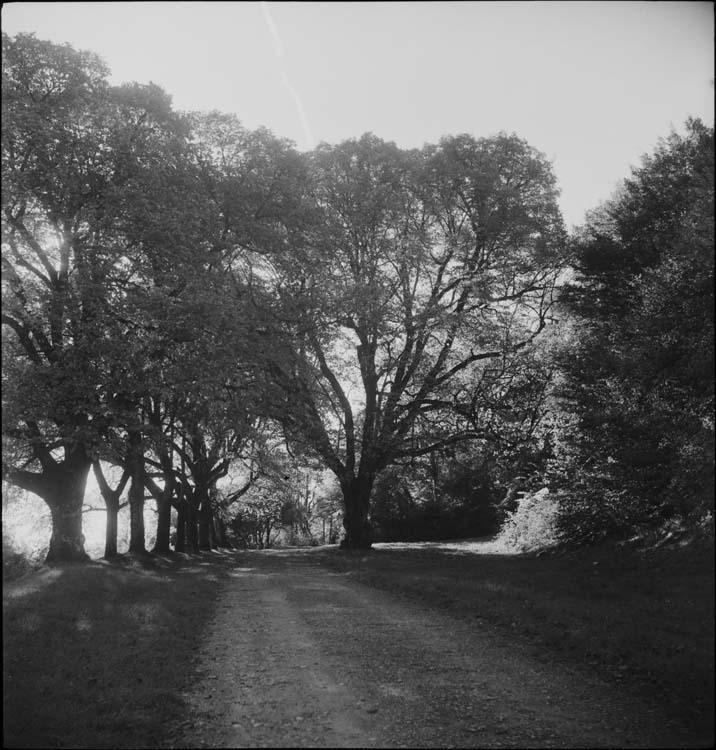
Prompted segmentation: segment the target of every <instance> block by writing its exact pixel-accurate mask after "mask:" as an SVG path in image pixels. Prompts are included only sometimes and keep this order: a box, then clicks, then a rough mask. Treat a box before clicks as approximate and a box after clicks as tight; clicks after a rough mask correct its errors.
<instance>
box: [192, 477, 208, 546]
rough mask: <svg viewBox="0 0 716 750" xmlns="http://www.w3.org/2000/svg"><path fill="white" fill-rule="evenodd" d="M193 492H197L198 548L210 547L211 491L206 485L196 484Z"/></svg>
mask: <svg viewBox="0 0 716 750" xmlns="http://www.w3.org/2000/svg"><path fill="white" fill-rule="evenodd" d="M195 492H197V493H199V494H198V497H197V503H196V506H195V507H196V508H197V520H198V522H199V549H200V550H210V549H211V537H210V533H209V529H210V528H211V521H212V513H211V492H210V490H209V488H208V487H203V486H202V487H201V489H200V488H199V487H198V486H197V487H196V488H195Z"/></svg>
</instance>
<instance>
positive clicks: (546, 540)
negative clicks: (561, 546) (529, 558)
mask: <svg viewBox="0 0 716 750" xmlns="http://www.w3.org/2000/svg"><path fill="white" fill-rule="evenodd" d="M560 511H561V508H560V505H559V503H558V501H557V499H556V498H554V497H553V496H551V495H550V491H549V489H548V488H547V487H543V488H542V489H541V490H538V491H537V492H535V493H527V494H525V495H523V496H522V498H520V500H519V502H518V505H517V510H515V511H512V512H509V513H508V514H507V518H506V519H505V521H504V523H503V524H502V527H501V528H500V532H499V534H498V535H497V538H496V541H497V542H498V543H500V544H502V545H504V547H505V549H509V550H514V551H516V552H533V551H536V550H542V549H546V548H548V547H552V546H554V545H556V544H558V543H559V541H560V536H559V533H558V527H557V524H558V520H559V515H560Z"/></svg>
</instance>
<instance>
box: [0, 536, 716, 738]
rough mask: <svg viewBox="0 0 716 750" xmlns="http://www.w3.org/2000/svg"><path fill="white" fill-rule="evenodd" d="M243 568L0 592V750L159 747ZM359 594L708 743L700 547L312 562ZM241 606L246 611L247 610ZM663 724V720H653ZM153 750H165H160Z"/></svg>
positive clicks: (707, 630)
mask: <svg viewBox="0 0 716 750" xmlns="http://www.w3.org/2000/svg"><path fill="white" fill-rule="evenodd" d="M246 554H261V553H233V554H219V553H206V554H204V555H201V556H196V557H188V556H184V557H179V556H177V557H174V558H173V559H159V560H155V561H154V562H153V563H151V564H146V563H145V564H141V565H140V564H137V563H136V562H134V563H132V564H130V565H127V564H126V561H125V564H114V565H108V564H106V563H99V562H97V563H93V564H90V565H87V566H73V565H69V566H61V567H58V568H54V569H47V568H43V569H41V570H39V571H37V572H33V573H30V574H27V575H25V576H23V577H21V578H19V579H17V580H15V581H12V582H9V583H6V584H5V587H4V596H3V610H4V624H3V635H4V661H5V664H4V668H5V675H4V709H5V711H4V729H5V747H98V748H100V747H123V748H125V747H126V748H134V747H161V746H162V743H166V742H167V737H168V736H170V735H171V733H172V731H171V730H172V729H173V728H177V727H178V726H179V725H180V724H181V723H182V722H186V721H191V717H190V716H188V715H187V712H186V706H185V704H184V702H183V700H182V692H183V691H185V690H186V689H187V688H188V687H189V686H190V685H191V682H192V680H193V679H195V672H194V670H195V667H196V664H195V661H194V654H195V651H196V646H197V645H198V643H199V642H200V640H201V637H202V633H203V632H204V628H205V627H206V625H207V623H208V622H209V620H210V618H211V617H212V614H213V611H214V605H215V602H216V600H217V596H219V592H220V588H221V585H222V580H223V579H224V575H225V573H226V572H227V570H228V568H229V567H230V565H232V564H235V563H236V561H237V559H238V560H239V561H240V560H241V559H242V558H243V559H244V561H245V555H246ZM300 554H310V555H311V559H312V561H315V562H320V563H321V564H322V565H325V566H326V567H327V568H330V569H332V570H334V571H335V570H338V571H341V572H343V573H345V574H346V575H348V576H350V577H352V578H354V579H355V580H357V581H360V582H361V583H365V584H368V585H371V586H375V587H378V588H380V589H386V590H389V591H391V592H392V593H393V594H395V595H396V596H400V597H405V598H406V599H407V600H410V601H415V602H417V603H419V604H421V605H423V606H428V607H436V608H440V609H441V610H449V611H450V612H451V613H453V614H454V615H455V616H457V617H463V618H468V619H470V620H471V621H476V622H477V621H478V618H479V622H480V624H481V626H483V627H490V628H493V629H494V630H495V631H496V632H498V633H500V634H504V635H505V636H506V637H508V638H509V640H506V643H507V644H508V645H507V647H509V643H510V642H514V641H515V640H517V641H519V642H520V643H521V644H522V645H523V646H526V647H528V648H530V649H531V650H533V652H534V653H535V655H537V656H538V657H539V658H544V659H549V660H552V661H554V660H561V661H563V662H565V663H566V664H567V665H568V666H570V667H574V668H577V669H587V670H591V671H595V670H596V671H597V672H599V673H600V674H602V675H603V676H605V677H606V678H607V679H610V680H613V681H618V682H619V683H620V684H621V685H622V686H623V687H624V688H626V689H628V690H634V691H635V692H637V693H639V694H642V695H646V694H648V695H650V696H651V697H653V698H655V699H657V700H658V701H659V702H660V703H661V704H662V706H663V708H664V717H665V720H670V721H677V722H680V723H682V724H683V726H684V727H688V731H689V732H690V733H693V735H694V737H696V736H700V737H703V736H704V734H708V732H709V731H713V729H712V728H713V661H714V580H713V579H714V566H713V543H712V542H705V541H702V542H699V543H697V544H693V545H690V546H688V547H684V548H679V547H672V548H669V549H660V550H653V551H641V552H639V551H636V550H626V549H622V548H618V547H614V546H602V547H599V548H595V549H591V550H581V551H576V552H565V553H557V554H550V555H543V556H540V557H534V556H499V555H489V556H485V555H465V554H455V553H450V552H446V551H437V550H415V549H400V550H386V549H379V550H377V551H375V552H373V553H371V554H369V555H360V556H355V555H350V556H347V555H343V554H341V553H339V552H337V551H336V550H335V549H332V548H329V549H325V550H312V551H311V552H310V553H308V552H306V553H300ZM247 606H250V602H247ZM669 717H670V718H669ZM164 746H166V744H165V745H164Z"/></svg>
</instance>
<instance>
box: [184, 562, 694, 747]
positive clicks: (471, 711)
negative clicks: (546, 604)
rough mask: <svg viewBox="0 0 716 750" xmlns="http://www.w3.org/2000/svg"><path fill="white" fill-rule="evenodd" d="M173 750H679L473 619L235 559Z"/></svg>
mask: <svg viewBox="0 0 716 750" xmlns="http://www.w3.org/2000/svg"><path fill="white" fill-rule="evenodd" d="M231 561H232V563H231V565H230V568H229V570H228V573H227V580H226V584H225V587H224V590H223V592H222V594H221V597H220V600H219V602H218V611H217V616H216V617H215V618H214V621H213V623H212V625H211V629H210V632H208V633H207V634H206V638H205V639H204V644H203V646H202V651H201V655H200V664H201V679H200V680H199V681H198V683H196V686H195V688H194V689H193V691H192V692H191V693H190V694H189V695H185V696H184V698H185V700H186V701H187V703H188V704H189V706H190V707H191V710H190V715H188V716H187V720H186V721H185V722H184V723H183V724H182V725H181V726H179V727H176V728H175V731H174V733H173V734H172V739H171V743H172V744H171V745H170V746H173V747H177V748H178V747H471V748H491V747H570V748H571V747H575V748H579V747H678V746H680V744H681V746H683V744H682V743H683V739H682V740H681V743H680V741H679V737H678V734H676V733H675V731H676V730H673V729H670V728H669V727H668V726H667V725H666V724H665V723H664V721H663V720H662V718H661V717H660V715H659V713H658V710H657V709H656V708H654V707H653V706H650V705H648V704H646V703H642V702H636V700H635V698H634V697H633V696H627V695H623V694H621V693H620V692H619V688H618V687H617V686H615V685H614V684H606V683H604V682H600V681H599V680H598V679H596V678H591V677H586V678H585V675H584V673H577V672H576V671H574V672H573V671H570V670H569V669H568V668H567V667H565V666H564V665H563V664H550V663H549V662H545V661H543V660H539V661H538V660H536V659H535V657H534V656H532V655H530V654H529V653H528V652H527V651H526V650H525V649H524V648H522V647H520V646H519V644H516V643H514V642H512V641H510V640H509V639H508V637H507V635H501V634H499V633H495V632H493V631H489V630H488V629H486V628H484V627H482V626H481V625H480V624H479V623H474V624H473V623H468V622H465V621H463V620H457V619H455V618H454V617H451V616H450V615H448V614H446V613H443V612H436V611H434V610H428V609H424V608H421V607H419V606H418V605H415V604H413V603H411V602H408V601H405V600H396V599H393V598H391V597H389V596H388V595H387V594H385V593H382V592H379V591H377V590H375V589H372V588H369V587H367V586H364V585H361V584H359V583H357V582H356V581H354V580H352V579H351V576H350V574H341V573H334V572H330V571H328V570H327V569H326V568H324V567H321V566H320V565H318V564H317V563H316V562H315V558H314V559H313V560H312V556H311V551H310V550H306V551H301V552H297V551H289V552H280V551H271V552H254V553H237V554H236V555H234V556H232V558H231Z"/></svg>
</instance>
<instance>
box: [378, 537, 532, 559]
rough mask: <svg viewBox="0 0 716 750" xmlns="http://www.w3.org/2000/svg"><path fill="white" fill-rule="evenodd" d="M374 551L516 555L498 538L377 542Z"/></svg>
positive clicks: (515, 552)
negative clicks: (440, 551) (412, 550)
mask: <svg viewBox="0 0 716 750" xmlns="http://www.w3.org/2000/svg"><path fill="white" fill-rule="evenodd" d="M373 546H374V547H375V548H376V549H386V550H390V549H394V550H399V549H416V550H442V551H447V552H459V553H464V554H473V555H516V554H518V551H517V550H515V549H514V548H513V547H510V545H508V544H507V543H506V542H505V541H504V540H502V539H499V538H498V537H480V538H478V539H461V540H458V541H446V542H378V543H377V544H374V545H373Z"/></svg>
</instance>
